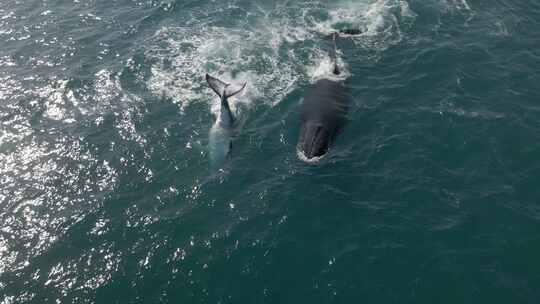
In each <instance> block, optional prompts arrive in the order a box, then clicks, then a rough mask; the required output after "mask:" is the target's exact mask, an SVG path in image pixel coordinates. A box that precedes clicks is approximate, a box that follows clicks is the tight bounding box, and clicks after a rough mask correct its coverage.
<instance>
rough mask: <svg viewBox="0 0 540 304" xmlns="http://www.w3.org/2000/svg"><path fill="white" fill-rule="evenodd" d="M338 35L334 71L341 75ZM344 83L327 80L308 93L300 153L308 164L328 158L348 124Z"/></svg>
mask: <svg viewBox="0 0 540 304" xmlns="http://www.w3.org/2000/svg"><path fill="white" fill-rule="evenodd" d="M337 36H338V34H337V33H334V34H333V35H332V39H333V43H334V50H333V54H332V61H333V71H332V73H333V74H334V75H336V76H339V75H340V74H341V71H340V69H339V66H338V63H337V46H336V37H337ZM347 99H348V98H347V94H346V87H345V84H344V82H343V80H338V79H333V78H323V79H319V80H317V81H316V82H315V83H314V84H313V85H312V86H311V88H309V89H308V91H307V94H306V95H305V97H304V102H303V104H302V107H301V127H300V135H299V138H298V144H297V151H298V154H299V157H300V158H301V159H303V160H306V161H313V160H317V159H318V158H320V157H322V156H324V155H325V154H326V153H327V152H328V149H329V148H330V145H331V144H332V142H333V141H334V139H335V137H336V135H337V134H338V132H339V131H340V129H341V128H342V126H343V125H344V124H345V122H346V114H347V109H348V100H347Z"/></svg>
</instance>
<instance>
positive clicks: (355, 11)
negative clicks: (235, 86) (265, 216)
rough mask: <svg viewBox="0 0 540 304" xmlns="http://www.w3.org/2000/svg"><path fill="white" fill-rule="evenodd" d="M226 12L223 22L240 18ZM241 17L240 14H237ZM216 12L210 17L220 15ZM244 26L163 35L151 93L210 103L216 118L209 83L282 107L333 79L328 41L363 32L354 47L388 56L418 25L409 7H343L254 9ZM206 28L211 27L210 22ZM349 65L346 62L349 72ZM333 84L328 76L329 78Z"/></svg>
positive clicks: (150, 53)
mask: <svg viewBox="0 0 540 304" xmlns="http://www.w3.org/2000/svg"><path fill="white" fill-rule="evenodd" d="M235 9H236V8H235V7H234V6H232V7H224V8H220V9H219V10H218V11H219V13H220V14H225V15H226V14H228V13H229V10H235ZM235 12H236V11H235ZM214 13H216V12H215V9H214V10H210V12H208V13H207V14H214ZM244 14H245V15H243V16H239V17H238V19H239V20H247V21H241V22H240V21H239V22H238V23H235V24H232V25H230V26H227V27H226V26H223V25H222V24H213V23H210V22H208V21H206V20H207V19H205V18H207V17H208V15H205V14H204V13H201V12H199V13H198V14H193V16H192V20H190V21H189V22H187V24H190V26H189V27H163V28H161V29H160V30H159V31H157V32H156V34H155V35H154V36H153V37H152V38H151V39H150V41H149V45H150V47H149V48H148V49H147V50H146V51H145V56H146V57H147V58H149V60H150V61H152V62H155V63H154V64H153V65H152V67H151V72H150V76H149V77H148V80H147V86H148V88H149V89H150V90H151V91H152V92H153V93H154V94H155V95H157V96H163V97H165V98H167V99H170V100H172V101H173V102H174V103H176V104H178V105H179V106H180V108H181V109H185V107H186V106H188V105H189V104H191V103H192V102H207V103H208V102H210V104H211V105H212V111H214V113H215V110H216V107H215V104H214V102H213V101H212V99H211V98H210V97H209V96H212V94H211V93H210V91H209V90H208V88H207V87H206V85H205V83H204V81H203V76H204V74H205V73H210V74H212V75H215V76H217V77H220V78H221V77H222V78H224V79H227V78H228V79H231V80H241V81H247V82H248V87H247V90H246V93H245V95H244V96H243V98H239V100H241V101H240V102H243V103H245V104H246V105H248V106H250V105H251V104H253V103H254V102H261V103H265V104H268V105H275V104H277V103H279V102H280V101H281V100H282V99H283V98H284V97H285V96H286V95H287V94H289V93H290V92H291V91H292V90H294V89H295V88H296V87H297V86H298V84H301V83H303V82H306V81H312V80H313V79H316V78H318V77H323V75H326V74H327V72H326V71H327V70H328V60H329V54H330V51H331V47H330V45H331V44H330V43H329V41H328V38H327V36H328V34H330V33H332V32H335V31H336V30H339V29H341V28H350V27H352V28H358V29H361V30H362V31H363V34H362V35H359V36H358V37H349V38H350V39H353V40H354V42H355V44H356V45H357V46H359V47H363V48H369V49H370V50H372V51H373V52H381V51H382V50H384V49H386V48H387V47H389V46H390V45H394V44H396V43H398V42H399V41H401V39H402V37H403V34H402V31H401V26H402V24H405V23H407V22H411V21H412V20H414V18H415V14H414V12H412V11H411V9H410V8H409V6H408V4H407V2H406V1H399V0H378V1H338V2H337V3H334V4H331V5H330V4H325V3H323V2H307V1H306V2H296V3H289V2H286V3H276V4H274V5H267V6H265V7H262V6H260V5H256V4H253V5H252V6H251V7H248V8H247V9H246V10H245V12H244ZM202 20H205V22H203V21H202ZM346 61H347V60H345V59H343V58H339V61H338V62H339V64H340V67H341V68H342V69H343V70H346V73H345V76H346V77H347V76H349V75H350V72H349V71H348V70H347V65H346V64H345V62H346ZM326 76H328V75H326Z"/></svg>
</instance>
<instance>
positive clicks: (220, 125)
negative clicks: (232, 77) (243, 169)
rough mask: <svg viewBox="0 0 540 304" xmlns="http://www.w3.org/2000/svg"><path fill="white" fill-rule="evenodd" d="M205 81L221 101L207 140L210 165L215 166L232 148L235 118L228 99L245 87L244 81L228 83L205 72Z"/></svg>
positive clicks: (223, 160)
mask: <svg viewBox="0 0 540 304" xmlns="http://www.w3.org/2000/svg"><path fill="white" fill-rule="evenodd" d="M206 82H207V83H208V85H209V86H210V88H211V89H212V90H213V91H214V92H215V93H216V94H217V95H218V96H219V97H220V102H221V108H220V113H219V115H218V117H217V119H216V121H215V123H214V125H213V126H212V128H211V129H210V135H209V140H208V147H209V153H210V162H211V166H212V167H213V168H217V167H218V166H221V165H222V164H223V163H224V162H225V160H226V158H227V157H228V156H229V155H230V152H231V149H232V136H233V133H234V122H235V119H234V116H233V114H232V113H231V108H230V106H229V100H228V99H229V97H232V96H234V95H236V94H238V93H240V92H241V91H242V90H243V89H244V88H245V87H246V82H244V83H243V84H241V85H234V84H229V83H226V82H223V81H221V80H219V79H217V78H215V77H212V76H210V75H208V74H206Z"/></svg>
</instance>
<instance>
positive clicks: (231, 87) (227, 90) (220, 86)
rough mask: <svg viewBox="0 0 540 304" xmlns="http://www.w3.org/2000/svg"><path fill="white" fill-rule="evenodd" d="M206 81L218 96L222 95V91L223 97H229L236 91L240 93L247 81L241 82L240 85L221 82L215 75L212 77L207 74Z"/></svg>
mask: <svg viewBox="0 0 540 304" xmlns="http://www.w3.org/2000/svg"><path fill="white" fill-rule="evenodd" d="M206 82H208V85H209V86H210V88H212V90H213V91H214V92H216V94H218V96H219V97H222V96H221V95H222V93H224V95H225V96H224V97H225V98H229V97H231V96H234V95H236V94H238V93H240V92H241V91H242V90H243V89H244V88H245V87H246V84H247V82H244V83H242V84H241V85H236V84H229V83H226V82H223V81H221V80H219V79H217V78H215V77H212V76H210V75H208V74H206Z"/></svg>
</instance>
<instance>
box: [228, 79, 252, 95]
mask: <svg viewBox="0 0 540 304" xmlns="http://www.w3.org/2000/svg"><path fill="white" fill-rule="evenodd" d="M246 84H247V82H244V83H243V84H241V85H234V84H232V85H229V86H227V88H226V89H225V97H226V98H229V97H231V96H234V95H236V94H238V93H240V92H241V91H242V90H243V89H244V88H245V87H246Z"/></svg>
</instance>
